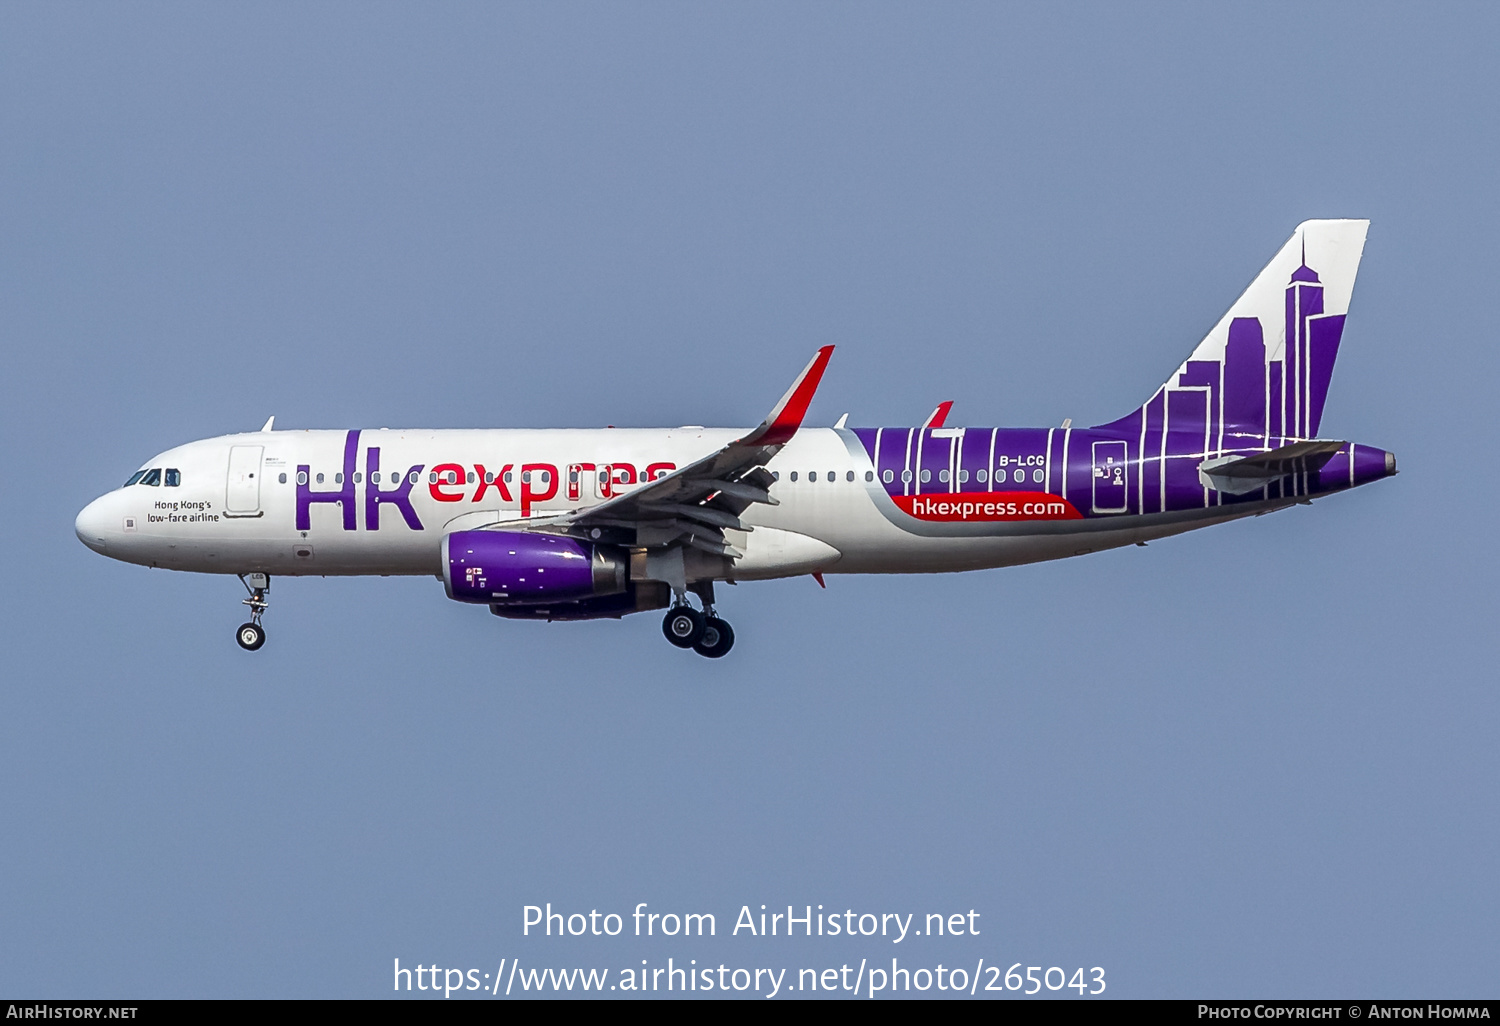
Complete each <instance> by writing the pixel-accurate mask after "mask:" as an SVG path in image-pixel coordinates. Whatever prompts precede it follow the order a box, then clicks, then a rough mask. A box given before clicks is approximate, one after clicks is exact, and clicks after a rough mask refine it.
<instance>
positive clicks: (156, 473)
mask: <svg viewBox="0 0 1500 1026" xmlns="http://www.w3.org/2000/svg"><path fill="white" fill-rule="evenodd" d="M141 484H143V485H150V486H151V487H153V488H158V487H160V486H161V468H160V467H157V468H155V469H154V470H148V471H146V476H145V477H143V478H141Z"/></svg>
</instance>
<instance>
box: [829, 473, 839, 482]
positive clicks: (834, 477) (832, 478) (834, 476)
mask: <svg viewBox="0 0 1500 1026" xmlns="http://www.w3.org/2000/svg"><path fill="white" fill-rule="evenodd" d="M838 479H839V472H838V471H837V470H830V471H829V472H828V483H829V484H833V482H835V481H837V480H838Z"/></svg>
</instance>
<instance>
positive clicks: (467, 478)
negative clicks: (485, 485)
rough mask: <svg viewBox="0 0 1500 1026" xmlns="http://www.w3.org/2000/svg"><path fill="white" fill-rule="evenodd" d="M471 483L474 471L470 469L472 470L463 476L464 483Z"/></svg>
mask: <svg viewBox="0 0 1500 1026" xmlns="http://www.w3.org/2000/svg"><path fill="white" fill-rule="evenodd" d="M473 483H474V471H472V470H471V471H469V473H468V474H467V475H466V476H465V477H464V484H473Z"/></svg>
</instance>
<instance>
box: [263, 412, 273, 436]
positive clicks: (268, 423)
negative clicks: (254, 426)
mask: <svg viewBox="0 0 1500 1026" xmlns="http://www.w3.org/2000/svg"><path fill="white" fill-rule="evenodd" d="M274 423H276V415H275V414H274V413H273V414H272V415H271V416H269V417H267V418H266V422H265V424H264V425H263V426H262V427H261V431H262V432H265V431H269V430H271V425H272V424H274Z"/></svg>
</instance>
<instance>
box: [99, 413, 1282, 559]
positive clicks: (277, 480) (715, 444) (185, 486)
mask: <svg viewBox="0 0 1500 1026" xmlns="http://www.w3.org/2000/svg"><path fill="white" fill-rule="evenodd" d="M741 433H742V432H737V431H734V430H728V429H712V428H697V427H688V428H674V429H665V430H659V429H650V430H648V429H624V430H622V429H603V430H599V429H579V430H387V429H378V430H366V431H362V432H357V433H355V432H345V431H274V432H258V433H250V434H239V435H227V436H223V437H219V438H212V439H206V440H203V441H198V442H192V443H189V444H187V445H183V446H179V447H178V448H175V449H171V450H168V451H166V452H164V453H162V454H161V455H159V456H156V457H154V458H153V459H152V460H150V461H148V463H147V464H146V466H145V468H143V469H153V468H154V469H160V470H163V471H165V470H167V469H170V470H173V471H176V472H177V473H176V475H174V476H175V479H176V480H177V481H178V482H179V483H178V484H176V485H175V486H170V485H168V484H167V483H165V480H163V481H162V483H159V484H154V485H151V484H135V485H132V486H129V487H123V488H119V489H116V490H115V491H112V492H110V493H108V494H106V495H104V496H101V497H100V498H99V499H97V500H95V501H94V502H93V503H91V504H90V505H89V506H88V507H87V508H86V509H85V510H84V511H83V512H82V513H80V514H79V517H78V522H77V531H78V534H79V537H80V538H81V539H82V540H83V541H84V542H85V544H87V545H89V547H91V548H93V549H95V550H96V551H98V552H101V553H102V554H104V555H107V556H110V557H112V558H115V559H119V560H123V561H125V562H130V563H138V564H142V565H146V566H155V567H163V568H167V569H173V570H189V571H197V572H203V573H268V574H273V575H345V574H380V575H395V574H414V575H415V574H420V575H433V576H439V577H440V576H441V575H442V566H441V555H440V553H441V542H442V539H443V537H444V535H446V534H448V533H450V532H453V531H458V530H471V529H475V528H481V527H488V526H492V525H496V524H501V523H504V522H508V521H513V522H516V523H517V525H518V526H519V525H522V524H527V523H535V522H536V520H537V519H538V518H545V517H547V516H555V515H558V514H562V513H565V512H567V511H570V510H578V509H585V508H588V507H590V506H594V505H597V504H599V503H602V502H604V501H606V499H608V498H609V497H611V496H617V495H621V494H625V493H628V492H629V491H630V490H632V489H633V488H637V487H639V484H640V482H641V481H642V480H643V479H646V478H647V477H648V475H662V474H666V473H669V472H670V471H671V470H673V469H676V468H678V467H682V466H684V465H686V464H688V463H691V462H692V461H693V460H696V459H699V458H700V457H703V456H704V455H706V454H708V453H711V452H713V451H715V450H716V449H718V448H720V447H722V446H724V445H726V444H728V443H729V442H731V441H732V440H733V439H735V438H736V437H738V436H739V435H740V434H741ZM376 468H378V469H376ZM767 469H769V470H771V471H773V472H775V473H776V474H777V481H776V483H775V484H774V485H773V486H772V489H771V493H772V495H773V496H774V498H775V499H777V500H779V505H775V506H769V505H764V504H756V505H753V506H751V507H750V508H749V509H747V510H746V511H745V513H744V514H743V516H742V518H741V519H742V521H743V523H744V524H745V525H746V526H748V527H750V528H752V530H751V531H748V532H741V531H735V530H731V531H729V532H728V535H727V537H728V539H729V540H730V541H731V542H732V543H733V544H735V545H736V546H737V547H738V548H739V549H740V550H741V551H742V552H743V553H744V556H743V558H741V559H738V560H736V561H735V562H734V563H733V565H732V566H731V567H730V568H729V569H728V571H727V572H726V573H725V575H724V577H725V579H729V580H753V579H763V578H771V577H783V576H792V575H797V574H805V573H812V572H828V573H933V572H945V571H954V570H971V569H981V568H985V567H997V566H1007V565H1014V564H1020V563H1029V562H1035V561H1038V560H1045V559H1056V558H1060V557H1064V556H1072V555H1080V554H1083V553H1085V552H1091V551H1097V550H1100V549H1104V548H1110V547H1114V546H1119V545H1126V544H1130V543H1132V542H1137V541H1145V540H1149V539H1152V538H1159V537H1164V536H1166V535H1170V534H1176V533H1179V532H1181V531H1184V530H1189V529H1191V528H1194V527H1200V526H1206V525H1207V524H1209V523H1217V522H1222V521H1224V520H1228V519H1234V518H1237V517H1240V516H1244V515H1247V514H1251V513H1256V512H1262V511H1264V509H1265V508H1268V507H1267V506H1266V505H1251V506H1238V507H1235V508H1233V509H1215V510H1202V511H1199V512H1197V513H1194V514H1191V515H1165V516H1129V517H1120V518H1118V519H1113V520H1107V521H1102V522H1101V521H1098V520H1092V521H1071V522H1067V523H1007V524H991V525H987V526H985V527H984V528H982V529H978V530H967V529H955V530H953V531H949V532H947V533H944V531H943V530H942V529H934V530H931V531H927V532H926V533H914V532H913V531H912V530H908V529H905V528H904V527H902V526H898V524H899V523H900V522H901V517H900V515H899V514H896V515H893V514H892V511H893V510H894V507H893V506H892V505H891V502H890V499H889V497H888V496H887V495H886V493H885V491H884V490H883V489H881V488H880V486H879V484H878V483H875V482H874V480H873V468H872V465H871V462H870V459H869V457H868V456H867V455H866V453H865V451H864V450H863V449H862V448H861V447H860V446H859V445H858V443H857V442H852V435H851V433H850V432H848V431H841V430H836V429H829V428H822V429H817V428H804V429H803V430H801V431H799V432H797V434H796V436H795V437H794V438H793V439H792V440H791V441H790V442H789V443H788V444H787V445H786V446H785V447H784V448H783V449H782V450H781V451H780V452H779V453H778V454H777V455H776V456H775V457H774V458H773V459H772V460H771V462H770V463H769V464H767ZM793 471H797V472H798V473H797V475H796V479H795V480H794V479H793V475H792V472H793ZM299 474H300V475H304V477H303V483H302V484H301V485H300V486H299V478H298V475H299ZM813 474H815V475H816V478H815V479H813V480H810V479H809V478H810V476H811V475H813ZM377 476H378V480H377V479H376V478H377ZM412 478H414V479H415V480H414V481H413V480H411V479H412ZM486 478H491V479H492V480H489V481H487V480H486ZM394 481H401V483H402V485H403V486H405V487H406V489H407V494H406V495H405V496H404V505H405V508H403V502H402V501H399V500H400V498H402V497H397V498H395V499H385V500H382V501H372V498H371V497H372V495H373V496H376V497H379V496H381V495H382V494H387V495H388V493H389V492H390V491H392V490H393V489H394V488H395V487H396V486H395V484H394ZM299 487H300V488H301V489H302V491H303V494H304V495H311V496H312V498H311V501H306V502H299ZM1274 505H1285V503H1276V504H1274ZM1272 508H1274V507H1272ZM299 520H300V522H299Z"/></svg>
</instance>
